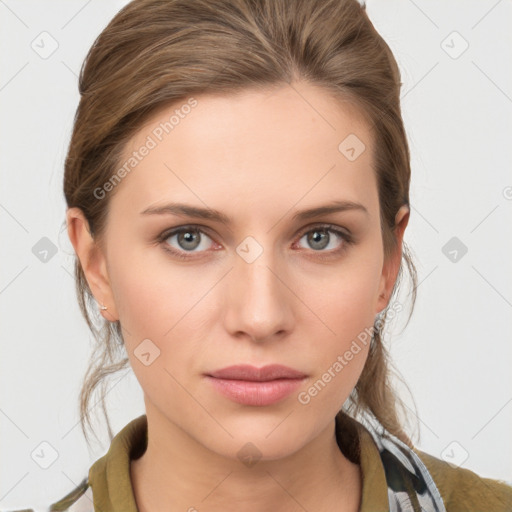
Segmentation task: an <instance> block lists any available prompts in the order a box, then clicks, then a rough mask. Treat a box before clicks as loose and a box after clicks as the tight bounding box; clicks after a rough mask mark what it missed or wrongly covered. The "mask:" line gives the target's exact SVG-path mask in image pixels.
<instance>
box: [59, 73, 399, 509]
mask: <svg viewBox="0 0 512 512" xmlns="http://www.w3.org/2000/svg"><path fill="white" fill-rule="evenodd" d="M196 99H197V101H198V104H197V106H196V107H195V108H193V109H192V111H191V112H190V114H188V116H185V117H184V118H183V119H181V120H180V123H179V124H178V125H177V126H175V128H174V129H173V130H172V132H171V133H170V134H168V135H166V136H164V138H163V140H162V141H161V142H159V144H158V145H157V147H155V148H154V149H152V150H151V151H150V152H149V154H148V155H147V156H145V157H144V159H143V160H142V161H141V162H140V163H138V165H137V166H136V167H135V168H134V169H133V170H132V171H131V173H129V174H128V175H127V176H126V177H125V178H124V179H123V180H122V182H121V183H120V184H119V185H117V187H116V189H115V191H114V192H115V193H113V195H112V197H110V201H111V203H110V211H109V217H108V223H107V229H106V233H105V239H104V240H103V243H102V244H101V245H100V244H99V243H97V242H95V241H94V240H93V239H92V238H91V235H90V233H89V229H88V225H87V221H86V220H85V219H84V217H83V214H82V212H81V211H80V210H79V209H77V208H70V209H69V210H68V212H67V221H68V234H69V237H70V240H71V242H72V244H73V246H74V248H75V251H76V253H77V255H78V257H79V258H80V261H81V263H82V267H83V269H84V272H85V275H86V278H87V281H88V283H89V286H90V288H91V290H92V292H93V294H94V296H95V298H96V299H97V300H98V302H99V303H102V304H105V305H107V306H108V310H107V311H103V312H102V314H103V316H104V317H105V318H106V319H107V320H109V321H116V320H120V322H121V325H122V326H123V334H124V341H125V346H126V350H127V353H128V356H129V358H130V362H131V365H132V368H133V371H134V373H135V375H136V377H137V379H138V381H139V382H140V385H141V387H142V390H143V392H144V400H145V406H146V414H147V418H148V439H149V441H148V448H147V450H146V452H145V453H144V455H143V456H142V457H141V458H140V459H138V460H136V461H133V462H132V464H131V478H132V483H133V487H134V495H135V498H136V501H137V506H138V508H139V510H141V511H142V512H144V511H155V510H163V507H164V506H165V507H166V508H165V510H172V511H174V510H176V511H177V510H182V511H183V510H189V508H190V507H194V506H196V507H198V509H202V510H208V511H221V510H222V511H225V510H230V509H234V508H236V509H237V510H244V511H246V512H252V511H261V510H281V511H299V510H300V511H303V510H304V509H303V507H304V508H306V509H307V510H315V511H327V510H333V509H334V508H335V509H336V510H346V511H356V510H359V506H360V496H361V488H362V485H361V484H362V482H361V475H360V468H359V466H358V465H357V464H354V463H352V462H350V461H349V460H348V459H347V458H346V457H345V456H344V455H343V453H342V452H341V451H340V449H339V448H338V445H337V443H336V438H335V433H334V432H335V431H334V428H335V419H334V418H335V415H336V413H337V412H338V411H339V410H340V409H341V407H342V405H343V403H344V401H345V400H346V398H347V397H348V396H349V394H350V393H351V391H352V390H353V388H354V386H355V385H356V383H357V380H358V378H359V376H360V374H361V371H362V369H363V366H364V363H365V360H366V357H367V353H368V345H367V346H366V347H365V346H363V347H362V350H361V351H360V352H359V353H358V354H357V355H355V356H354V358H353V359H352V360H351V361H350V362H349V363H348V364H347V365H346V366H345V367H344V368H343V370H342V371H341V372H340V373H338V374H337V375H336V377H335V378H333V379H332V380H331V381H330V382H329V383H328V384H327V385H326V386H325V387H324V389H322V391H321V392H319V393H318V394H317V396H315V397H312V398H311V401H310V402H309V403H308V404H307V405H303V404H301V403H300V402H299V401H298V399H297V395H298V393H299V392H300V391H304V390H308V388H310V387H311V386H312V384H313V383H314V382H316V381H317V380H318V379H320V378H321V376H322V374H323V373H324V372H326V371H327V369H328V368H329V367H331V366H332V365H333V363H334V362H335V361H336V358H337V357H338V355H343V354H344V353H345V351H346V350H348V348H349V347H350V345H351V343H352V341H353V340H355V339H356V337H357V335H358V334H359V333H361V332H363V331H364V329H365V328H368V329H369V328H371V326H373V323H374V320H375V315H376V314H377V313H379V312H380V311H381V310H383V309H384V308H385V307H386V306H387V304H388V301H389V297H390V294H391V291H392V288H393V285H394V283H395V280H396V277H397V273H398V269H399V264H400V259H401V251H402V239H403V233H404V230H405V228H406V226H407V222H408V218H409V212H408V209H407V208H406V207H405V206H404V207H402V208H401V209H400V210H399V211H398V213H397V216H396V226H397V227H396V231H395V235H396V238H397V242H398V245H397V250H396V251H395V253H394V254H393V256H392V257H391V258H390V259H389V260H387V261H384V255H383V245H382V238H381V232H380V214H379V200H378V193H377V182H376V178H375V171H374V169H373V167H372V164H373V162H372V144H373V142H372V139H371V136H370V132H369V130H368V127H367V125H366V124H365V123H364V120H363V118H362V117H361V116H360V114H359V113H358V111H357V109H356V108H355V107H354V106H353V105H352V104H350V103H349V102H340V101H338V102H337V103H334V101H333V99H332V97H331V96H329V94H328V93H327V92H326V91H325V90H323V89H321V88H318V87H314V86H312V85H309V84H305V83H302V82H297V83H294V84H293V87H291V86H289V85H284V86H280V87H278V88H272V89H268V90H267V91H265V92H262V91H261V90H259V91H244V92H242V93H240V94H236V95H229V96H219V95H217V96H213V95H201V96H197V97H196ZM306 99H307V101H305V100H306ZM179 106H180V105H173V106H172V107H169V108H168V109H167V108H166V109H165V111H161V112H159V113H158V114H156V115H155V116H154V117H153V118H152V119H151V120H150V121H149V122H148V123H146V125H145V126H144V127H142V128H141V129H140V131H139V132H138V133H137V134H136V135H135V136H134V137H133V138H132V140H131V141H130V144H129V145H128V146H127V147H126V151H125V155H126V156H127V157H128V156H129V155H130V154H131V152H132V151H134V150H136V149H137V148H140V146H141V145H142V144H144V141H145V140H146V137H147V136H148V135H149V134H151V131H152V130H154V129H155V127H156V126H158V124H159V123H160V122H161V121H164V120H168V119H169V116H170V115H171V114H172V112H173V111H174V110H175V109H176V108H179ZM350 133H354V134H356V135H357V137H359V139H360V140H361V141H363V142H364V144H365V145H366V150H365V151H363V153H361V154H360V156H359V157H358V158H357V159H356V160H354V161H349V160H348V159H347V158H346V157H345V156H344V155H343V154H342V153H341V152H340V151H339V150H338V145H339V144H340V142H341V141H342V140H343V139H345V137H347V135H349V134H350ZM164 163H165V164H166V165H167V166H168V167H166V166H165V165H164ZM121 165H122V164H121ZM169 168H170V169H169ZM103 200H106V199H103ZM332 200H351V201H354V202H358V203H361V204H363V205H364V206H365V208H366V209H367V212H368V213H367V214H364V213H363V212H361V211H357V210H348V211H345V212H337V213H331V214H328V215H322V216H321V217H317V218H314V219H310V220H306V221H302V222H300V223H297V222H294V221H293V220H292V215H293V214H294V213H295V212H297V211H299V210H302V209H306V208H310V207H313V206H318V205H323V204H325V203H328V202H330V201H332ZM170 201H176V202H183V203H188V204H193V205H195V206H200V207H205V205H206V206H208V207H210V208H214V209H217V210H220V211H221V212H223V213H225V214H226V215H228V216H229V217H230V218H231V219H232V225H231V226H230V227H229V228H228V227H226V226H224V225H222V224H219V223H216V222H214V221H210V220H205V219H194V218H188V217H178V216H173V215H146V216H144V215H141V214H140V212H141V211H142V210H144V209H145V208H147V207H149V206H154V205H157V204H158V205H159V204H164V203H166V202H170ZM325 223H330V224H333V225H334V226H336V227H338V228H341V229H342V230H343V229H345V230H349V231H350V233H352V235H353V239H354V243H353V244H352V245H347V244H346V242H345V241H344V240H343V239H341V238H338V236H337V235H336V234H335V233H332V232H329V231H327V232H324V236H326V237H328V238H329V241H328V244H327V242H326V245H324V246H322V245H321V244H320V243H319V242H318V241H317V242H316V244H315V239H314V238H311V236H313V234H312V233H311V230H313V232H314V231H315V230H314V228H315V227H317V226H320V227H321V225H322V224H325ZM180 226H192V227H198V226H200V227H201V228H202V229H204V233H196V237H197V240H196V239H192V242H193V241H194V240H196V244H195V245H194V244H193V243H190V242H189V243H188V244H187V243H186V241H185V243H184V240H181V244H180V240H179V238H178V236H176V235H174V236H172V235H169V237H168V238H167V239H166V240H165V241H163V242H161V243H159V242H155V239H156V238H157V237H158V235H159V234H161V233H162V232H164V231H165V230H168V229H170V228H175V227H180ZM193 233H194V232H193ZM308 233H311V235H310V237H309V240H308V236H307V234H308ZM247 236H252V237H253V238H254V239H255V240H256V241H257V242H258V243H259V245H260V246H261V247H262V248H263V252H262V254H261V255H260V256H259V257H258V258H257V259H256V260H255V261H254V262H252V263H248V262H247V261H245V260H244V259H243V258H242V257H240V256H239V255H238V253H237V252H236V249H237V247H238V246H239V244H241V242H242V241H243V240H244V239H245V238H246V237H247ZM166 244H167V245H168V246H169V245H170V246H171V247H172V248H174V249H176V250H177V251H180V252H182V253H185V254H189V255H190V254H191V253H192V257H191V258H190V259H189V260H188V261H185V260H180V259H178V258H176V257H174V256H172V255H171V254H169V253H168V252H166V251H165V249H164V245H166ZM343 244H345V246H344V248H345V250H344V251H343V252H342V253H341V254H338V255H336V254H335V253H334V251H335V250H336V249H337V248H339V247H342V246H343ZM329 253H330V254H331V256H329ZM322 255H324V256H325V257H324V259H322V258H321V256H322ZM144 339H150V340H151V341H152V343H154V345H155V346H157V347H158V349H159V350H160V356H159V357H157V358H156V359H155V360H154V361H153V362H152V363H151V364H150V365H149V366H145V365H144V364H142V363H141V361H140V360H139V359H138V358H137V357H136V356H135V354H134V350H135V349H136V348H137V346H138V345H139V344H140V343H141V341H142V340H144ZM275 362H276V363H281V364H284V365H287V366H291V367H292V368H296V369H298V370H301V371H303V372H305V373H306V374H307V375H308V378H307V379H306V380H305V381H304V383H303V385H302V386H301V387H300V388H299V390H298V391H297V392H294V393H292V394H291V395H290V396H288V397H286V398H285V399H283V400H281V401H280V402H278V403H276V404H272V405H269V406H260V407H258V406H246V405H241V404H238V403H235V402H233V401H231V400H229V399H228V398H226V397H225V396H224V395H221V394H220V393H218V392H217V391H216V390H215V389H213V387H212V386H211V384H210V383H209V382H207V380H206V379H205V377H204V375H203V374H204V373H205V372H208V371H213V370H215V369H220V368H223V367H225V366H229V365H231V364H237V363H248V364H253V365H254V366H258V367H260V366H264V365H266V364H269V363H275ZM247 442H251V443H253V444H254V445H255V446H256V447H257V448H258V450H259V451H260V452H261V454H262V456H261V459H260V460H259V461H258V462H257V463H256V464H255V465H253V466H251V467H247V466H246V465H245V464H243V463H242V462H241V461H240V460H239V458H238V456H237V452H238V451H239V450H240V449H241V448H242V446H244V445H245V444H246V443H247ZM201 500H204V501H201ZM226 504H233V506H230V505H228V506H227V505H226ZM191 510H193V509H191Z"/></svg>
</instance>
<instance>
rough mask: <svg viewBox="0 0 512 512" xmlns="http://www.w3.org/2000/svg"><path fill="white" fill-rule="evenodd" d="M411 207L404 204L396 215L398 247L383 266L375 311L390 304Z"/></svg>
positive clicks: (395, 233) (377, 311) (395, 231)
mask: <svg viewBox="0 0 512 512" xmlns="http://www.w3.org/2000/svg"><path fill="white" fill-rule="evenodd" d="M409 213H410V210H409V207H408V206H407V205H402V206H401V207H400V209H399V210H398V212H397V214H396V216H395V228H394V236H395V239H396V247H395V251H394V253H393V254H392V255H391V256H390V257H389V258H388V260H387V261H385V262H384V265H383V267H382V276H381V281H380V287H379V298H378V300H377V306H376V311H375V313H380V312H381V311H382V310H383V309H385V308H386V307H387V305H388V302H389V299H390V297H391V292H392V291H393V287H394V285H395V281H396V278H397V276H398V271H399V270H400V263H401V260H402V242H403V237H404V232H405V228H406V227H407V224H408V222H409Z"/></svg>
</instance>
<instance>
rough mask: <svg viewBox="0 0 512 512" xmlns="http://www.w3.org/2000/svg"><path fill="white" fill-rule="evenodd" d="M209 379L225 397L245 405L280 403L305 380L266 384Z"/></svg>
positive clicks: (283, 380) (268, 382)
mask: <svg viewBox="0 0 512 512" xmlns="http://www.w3.org/2000/svg"><path fill="white" fill-rule="evenodd" d="M207 379H208V380H209V381H210V382H211V383H212V385H213V386H214V387H215V388H216V389H217V391H220V392H221V393H222V394H223V395H225V396H227V397H228V398H230V399H231V400H233V401H235V402H238V403H239V404H244V405H259V406H262V405H270V404H273V403H275V402H279V400H282V399H283V398H285V397H287V396H288V395H290V394H291V393H293V392H294V391H295V390H296V389H297V388H298V387H299V386H300V385H301V384H302V382H303V381H304V379H277V380H269V381H265V382H256V381H247V380H231V379H217V378H215V377H210V376H209V375H207Z"/></svg>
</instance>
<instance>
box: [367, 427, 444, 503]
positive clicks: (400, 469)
mask: <svg viewBox="0 0 512 512" xmlns="http://www.w3.org/2000/svg"><path fill="white" fill-rule="evenodd" d="M365 427H366V428H367V430H368V431H369V432H370V434H371V435H372V437H373V440H374V441H375V444H376V445H377V447H378V449H379V453H380V457H381V459H382V465H383V466H384V471H385V473H386V481H387V484H388V498H389V511H390V512H446V508H445V506H444V503H443V499H442V498H441V494H440V492H439V490H438V488H437V486H436V484H435V483H434V480H433V479H432V477H431V475H430V473H429V472H428V470H427V468H426V467H425V464H423V462H422V461H421V459H420V458H419V457H418V455H417V454H416V453H414V451H413V450H411V449H410V448H409V447H408V446H407V445H406V444H405V443H403V442H402V441H400V439H398V438H397V437H395V436H394V435H393V434H391V433H390V432H388V431H387V430H385V429H384V427H382V425H380V424H379V427H380V428H379V430H380V432H378V431H377V429H376V428H375V427H374V426H373V425H372V424H370V423H368V424H366V422H365Z"/></svg>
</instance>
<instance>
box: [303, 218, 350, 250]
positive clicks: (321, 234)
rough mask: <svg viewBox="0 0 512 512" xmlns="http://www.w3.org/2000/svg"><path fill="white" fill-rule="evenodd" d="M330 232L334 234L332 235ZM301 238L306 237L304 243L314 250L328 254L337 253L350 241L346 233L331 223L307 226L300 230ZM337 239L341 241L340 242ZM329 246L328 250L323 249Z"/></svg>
mask: <svg viewBox="0 0 512 512" xmlns="http://www.w3.org/2000/svg"><path fill="white" fill-rule="evenodd" d="M329 233H330V234H329ZM332 234H334V237H333V236H332ZM303 238H305V239H306V243H307V244H308V245H309V247H310V248H313V251H314V252H321V253H325V252H326V253H330V254H339V253H340V252H342V251H344V250H345V249H346V248H347V245H349V244H351V243H352V238H351V236H350V235H349V234H348V233H345V232H344V231H341V230H340V229H337V228H336V227H335V226H333V225H331V224H323V225H319V226H315V227H313V228H309V229H308V230H306V231H303V232H302V235H301V238H300V240H302V239H303ZM336 239H338V243H336ZM300 240H299V241H300ZM339 240H341V241H342V242H341V244H340V242H339ZM329 246H331V247H330V249H329V250H325V251H324V250H323V249H325V248H326V247H327V248H328V247H329ZM322 256H323V255H322Z"/></svg>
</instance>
